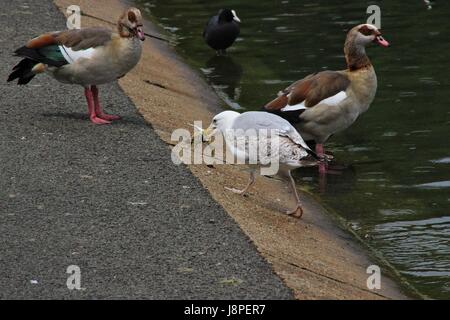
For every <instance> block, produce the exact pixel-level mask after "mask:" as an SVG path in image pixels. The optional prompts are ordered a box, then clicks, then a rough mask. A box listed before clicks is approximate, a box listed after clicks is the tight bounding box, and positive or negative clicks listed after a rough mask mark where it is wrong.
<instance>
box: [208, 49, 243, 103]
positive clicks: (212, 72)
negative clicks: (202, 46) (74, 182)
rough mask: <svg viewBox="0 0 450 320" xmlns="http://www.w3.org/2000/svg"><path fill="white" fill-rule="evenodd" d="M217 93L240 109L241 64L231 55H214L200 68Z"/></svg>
mask: <svg viewBox="0 0 450 320" xmlns="http://www.w3.org/2000/svg"><path fill="white" fill-rule="evenodd" d="M201 70H202V71H203V73H204V74H205V76H206V78H207V79H208V80H209V82H210V84H211V85H212V87H213V88H214V89H215V90H216V92H217V94H218V95H219V96H220V97H221V98H222V99H223V100H224V101H225V102H226V103H227V104H228V105H229V106H230V107H231V108H233V109H240V106H239V104H237V103H236V102H235V101H239V98H240V95H241V87H240V84H241V78H242V72H243V69H242V66H241V65H240V64H239V63H236V62H235V61H234V59H233V58H232V57H231V56H224V55H214V56H212V57H211V59H209V60H208V61H207V62H206V68H202V69H201Z"/></svg>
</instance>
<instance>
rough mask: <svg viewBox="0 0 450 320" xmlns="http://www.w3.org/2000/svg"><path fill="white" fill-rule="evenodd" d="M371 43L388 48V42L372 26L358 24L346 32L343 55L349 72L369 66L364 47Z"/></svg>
mask: <svg viewBox="0 0 450 320" xmlns="http://www.w3.org/2000/svg"><path fill="white" fill-rule="evenodd" d="M372 43H376V44H378V45H380V46H382V47H389V42H387V41H386V40H385V39H384V38H383V36H382V35H381V32H380V30H378V28H377V27H375V26H374V25H371V24H360V25H358V26H356V27H354V28H352V29H351V30H350V31H349V32H348V34H347V38H346V40H345V46H344V53H345V59H346V60H347V66H348V69H349V70H351V71H352V70H358V69H361V68H364V67H367V66H370V65H371V64H370V60H369V58H368V57H367V55H366V46H368V45H370V44H372Z"/></svg>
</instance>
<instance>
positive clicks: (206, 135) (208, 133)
mask: <svg viewBox="0 0 450 320" xmlns="http://www.w3.org/2000/svg"><path fill="white" fill-rule="evenodd" d="M215 131H216V130H215V128H213V127H212V125H210V126H209V127H208V128H206V129H204V130H203V137H202V139H203V141H205V142H210V141H211V137H212V136H213V135H214V133H215Z"/></svg>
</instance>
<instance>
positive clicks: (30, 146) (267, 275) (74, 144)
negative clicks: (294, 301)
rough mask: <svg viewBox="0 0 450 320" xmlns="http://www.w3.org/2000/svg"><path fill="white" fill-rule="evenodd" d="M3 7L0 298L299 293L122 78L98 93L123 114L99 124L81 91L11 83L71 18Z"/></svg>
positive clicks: (39, 7) (48, 6)
mask: <svg viewBox="0 0 450 320" xmlns="http://www.w3.org/2000/svg"><path fill="white" fill-rule="evenodd" d="M1 5H2V9H3V10H2V12H3V13H1V15H2V17H1V19H2V22H3V23H2V25H3V30H2V33H1V34H0V56H1V61H2V64H1V65H0V78H1V79H4V80H3V81H2V82H1V84H0V92H1V98H0V99H1V106H0V108H1V109H0V115H1V116H0V177H1V179H0V266H1V268H0V298H3V299H8V298H14V299H51V298H63V299H71V298H72V299H105V298H131V299H136V298H145V299H147V298H149V299H185V298H186V299H286V298H288V299H289V298H292V292H291V290H290V289H288V288H286V286H285V285H284V284H283V283H282V282H281V280H280V279H279V278H278V277H277V276H276V275H275V274H274V273H273V271H272V269H271V267H270V265H268V263H267V262H266V261H265V260H264V259H263V258H261V256H260V255H259V254H258V252H257V251H256V249H255V247H254V245H253V244H252V243H251V242H250V241H249V239H248V238H247V237H246V236H245V235H244V234H243V232H242V231H241V230H240V228H239V227H238V225H237V224H236V223H235V222H234V221H233V220H232V219H231V218H230V217H229V216H228V214H227V213H226V212H225V211H224V210H223V209H222V207H221V206H219V205H218V204H217V203H216V202H215V201H214V200H213V199H212V198H211V197H210V195H209V194H208V193H207V192H206V191H205V190H204V189H203V188H202V186H201V184H200V183H199V182H198V180H197V179H196V178H195V177H194V176H193V175H192V174H191V173H190V171H189V170H188V169H187V168H186V167H184V166H175V165H174V164H173V163H172V162H171V160H170V159H171V158H170V149H169V148H168V146H167V145H166V144H165V143H163V142H162V141H161V140H160V139H159V138H158V136H157V135H156V134H155V132H154V131H153V129H152V128H151V127H150V126H149V125H147V124H146V123H145V122H144V120H143V119H142V117H141V116H139V115H138V114H137V113H136V111H135V106H134V105H133V103H132V102H131V101H130V100H129V99H128V97H127V96H126V95H125V94H124V93H123V92H122V91H121V89H120V88H119V87H118V85H117V84H112V85H107V86H102V87H100V95H101V98H102V102H103V105H104V107H105V110H106V111H107V112H109V113H117V114H121V115H123V117H124V119H123V120H121V121H118V122H116V123H114V124H113V125H109V126H95V125H92V124H91V123H90V122H89V121H88V119H87V116H86V110H85V109H86V103H85V99H84V95H83V89H82V88H81V87H77V86H69V85H62V84H60V83H58V82H56V81H55V80H53V79H51V78H49V77H48V76H46V75H40V76H38V77H36V78H35V79H33V80H32V81H31V82H30V84H29V85H27V86H21V87H19V86H16V85H15V84H12V83H6V78H7V76H8V74H9V72H10V70H11V68H12V67H13V66H14V64H15V63H17V62H18V61H19V60H18V58H16V57H13V56H12V55H11V53H12V52H13V51H14V49H16V48H17V47H19V46H21V45H23V44H24V43H25V42H26V41H27V40H28V39H30V38H32V37H34V36H36V35H39V34H41V33H43V32H46V31H52V30H58V29H63V28H64V27H65V21H64V19H63V16H62V15H61V14H60V13H59V11H58V10H57V9H56V7H55V6H54V5H53V3H52V1H49V0H45V1H39V2H37V1H23V0H19V1H3V0H2V1H1ZM69 265H77V266H79V267H80V268H81V287H82V289H81V290H69V289H68V288H67V286H66V281H67V278H68V276H69V274H67V273H66V270H67V267H68V266H69Z"/></svg>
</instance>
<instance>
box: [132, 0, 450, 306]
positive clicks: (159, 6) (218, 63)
mask: <svg viewBox="0 0 450 320" xmlns="http://www.w3.org/2000/svg"><path fill="white" fill-rule="evenodd" d="M137 2H138V3H139V2H141V3H144V2H150V6H151V7H152V12H153V13H154V14H155V16H157V17H158V19H160V20H159V21H162V22H163V23H164V26H165V27H166V29H167V30H168V32H170V33H172V34H173V35H174V36H175V37H176V39H177V41H178V43H179V44H178V47H177V50H178V51H179V52H180V53H181V54H183V55H184V57H185V58H186V60H187V61H188V62H189V63H190V64H191V65H192V66H193V67H194V68H197V69H198V70H203V72H204V75H205V77H206V78H207V80H208V81H209V82H210V83H211V85H212V86H213V87H214V88H215V90H216V92H218V94H219V95H220V96H221V97H222V99H223V100H224V101H225V102H226V104H227V105H228V107H229V108H237V109H239V108H242V109H244V110H258V109H259V108H260V107H261V106H262V105H264V104H265V103H266V102H268V101H270V100H272V99H273V98H274V97H275V95H276V93H277V92H278V91H279V90H281V89H283V88H285V87H286V86H287V85H289V84H290V83H291V82H293V81H295V80H298V79H301V78H303V77H305V76H306V75H308V74H310V73H312V72H317V71H321V70H324V69H334V70H339V69H343V68H344V67H345V62H344V60H343V59H344V57H343V52H342V51H343V42H344V39H345V34H346V31H347V30H348V29H350V28H351V27H352V26H354V25H356V24H358V23H362V22H365V19H366V7H367V3H366V2H364V1H345V2H343V1H340V0H327V1H324V0H323V1H322V0H312V1H301V0H296V1H260V0H258V1H257V0H247V1H240V0H239V1H238V0H227V1H225V0H218V1H208V2H205V1H202V0H190V1H187V0H164V1H163V0H140V1H137ZM370 4H377V5H379V6H380V7H381V12H382V29H383V34H384V36H385V38H386V39H387V40H389V42H390V43H391V45H392V46H391V47H390V48H388V49H383V48H379V47H376V46H373V47H370V48H368V49H367V52H368V55H369V57H370V58H371V60H372V62H373V64H374V66H375V70H376V72H377V77H378V92H377V96H376V98H375V101H374V103H373V104H372V106H371V108H370V110H369V111H368V112H367V113H365V114H364V115H363V116H362V117H361V119H359V120H358V121H357V122H356V123H355V124H354V125H353V126H352V127H351V128H350V129H349V130H347V131H345V132H343V133H340V134H337V135H335V136H334V137H332V139H330V141H329V142H327V148H328V149H330V150H331V151H332V152H333V154H334V157H335V159H336V160H337V161H338V162H339V163H340V164H345V166H344V167H345V168H344V169H343V170H341V172H340V174H336V175H330V176H328V177H327V184H326V185H325V186H321V185H320V183H319V180H318V177H317V170H313V169H305V170H297V171H296V172H295V175H296V176H297V179H298V180H297V181H301V184H302V185H303V186H307V187H308V188H310V189H312V190H313V191H314V192H315V193H316V194H318V195H319V196H320V198H321V199H322V201H323V202H324V203H326V204H327V205H328V206H329V207H331V208H333V209H334V210H335V211H336V212H338V213H339V214H340V215H341V216H342V217H344V218H345V219H346V220H347V221H348V223H349V225H350V226H352V227H353V228H354V229H355V231H356V232H358V233H359V234H360V235H361V236H363V237H364V238H365V239H366V240H367V241H369V242H370V244H371V245H372V246H373V247H376V248H377V249H378V250H379V251H380V252H381V253H382V254H383V255H384V256H385V257H386V258H387V259H388V260H389V261H390V263H391V264H393V265H394V266H395V267H396V268H397V269H398V270H399V271H400V272H401V273H402V274H403V275H404V276H405V277H406V278H407V279H408V280H409V281H410V282H411V283H412V284H413V285H414V286H415V287H417V288H418V289H419V290H420V291H421V292H422V293H424V294H426V295H429V296H430V297H433V298H450V289H449V270H450V252H449V247H450V243H449V241H450V240H449V235H450V218H449V216H450V193H449V191H450V190H449V187H450V158H449V150H448V148H449V145H448V143H449V131H450V110H449V106H448V103H449V98H450V79H449V77H448V66H449V52H450V33H449V32H448V30H450V22H449V19H448V17H449V15H450V1H435V2H433V3H432V4H433V9H432V10H427V6H428V5H427V4H424V1H421V0H417V1H407V2H396V1H370ZM225 6H226V7H232V8H233V9H235V10H236V11H237V12H238V13H239V17H240V18H241V20H242V24H241V35H240V38H239V39H238V41H237V42H236V43H235V45H234V46H233V47H232V48H230V50H229V51H228V54H229V56H228V57H217V58H215V57H212V54H213V52H211V50H210V49H209V48H208V47H207V46H206V45H205V44H204V43H203V39H202V37H201V33H202V30H203V27H204V25H205V23H206V21H207V20H208V17H209V16H210V15H212V14H214V13H215V12H217V11H218V9H219V8H221V7H225ZM321 188H323V189H324V190H325V191H326V192H325V193H322V194H321V193H320V192H319V191H320V189H321Z"/></svg>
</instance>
